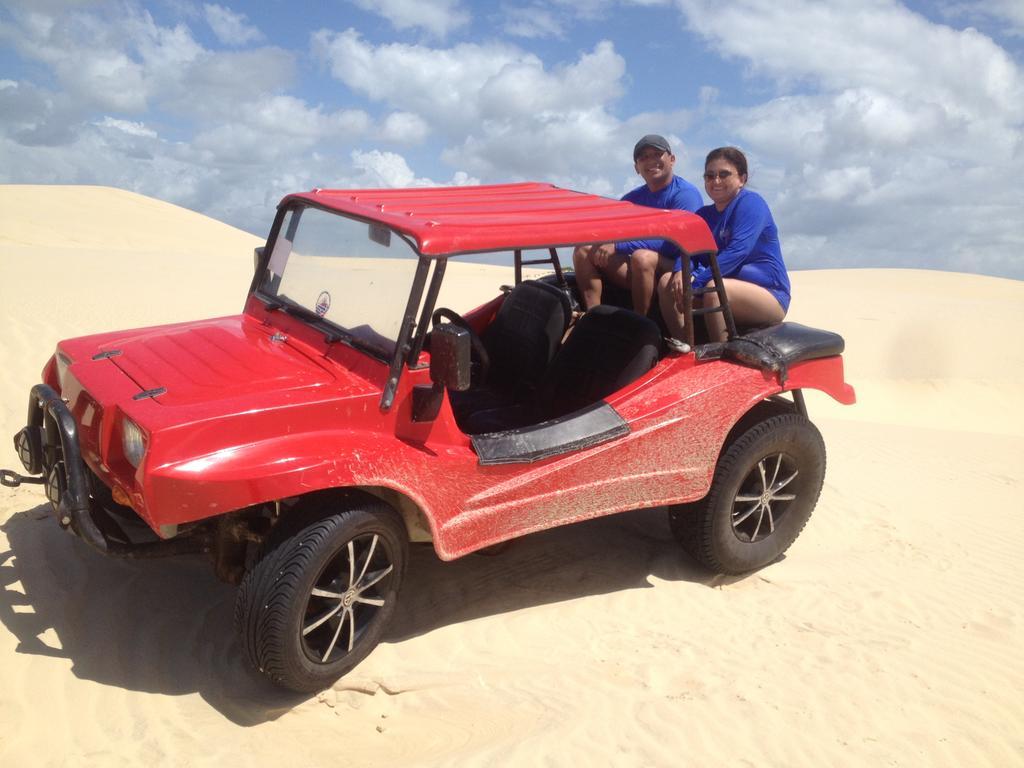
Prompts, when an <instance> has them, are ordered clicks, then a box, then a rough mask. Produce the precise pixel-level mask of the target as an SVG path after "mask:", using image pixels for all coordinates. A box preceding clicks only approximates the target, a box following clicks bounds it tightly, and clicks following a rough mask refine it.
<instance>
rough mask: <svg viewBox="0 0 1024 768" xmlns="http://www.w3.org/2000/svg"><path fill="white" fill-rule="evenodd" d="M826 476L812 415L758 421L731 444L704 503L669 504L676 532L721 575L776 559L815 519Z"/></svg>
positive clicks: (699, 558) (688, 548)
mask: <svg viewBox="0 0 1024 768" xmlns="http://www.w3.org/2000/svg"><path fill="white" fill-rule="evenodd" d="M824 479H825V443H824V441H823V440H822V438H821V433H820V432H819V431H818V429H817V427H815V426H814V425H813V424H812V423H811V422H810V421H809V420H808V419H807V418H806V417H804V416H802V415H800V414H796V413H787V414H781V415H776V416H771V417H769V418H766V419H764V420H763V421H760V422H757V423H755V424H754V425H753V426H751V427H750V428H749V429H747V430H746V431H745V432H743V433H742V434H740V435H739V436H738V437H737V438H736V439H735V440H734V441H733V442H732V444H730V445H729V446H727V447H726V449H725V451H724V452H723V453H722V455H721V457H720V458H719V460H718V466H717V468H716V469H715V476H714V479H713V481H712V483H711V490H710V491H709V492H708V495H707V496H706V497H705V498H704V499H703V500H701V501H698V502H693V503H691V504H677V505H675V506H672V507H670V508H669V525H670V527H671V529H672V533H673V535H674V536H675V538H676V539H677V540H678V541H679V543H680V544H682V546H683V549H685V550H686V551H687V553H689V554H690V555H691V556H692V557H693V558H694V559H696V560H697V561H698V562H700V563H701V564H702V565H704V566H705V567H707V568H709V569H711V570H712V571H715V572H717V573H734V574H735V573H746V572H748V571H753V570H756V569H757V568H761V567H763V566H765V565H767V564H768V563H771V562H774V561H775V560H777V559H778V558H779V557H781V556H782V554H783V553H784V552H785V551H786V550H787V549H788V548H789V547H790V545H791V544H792V543H793V542H794V541H795V540H796V538H797V536H799V535H800V532H801V531H802V530H803V528H804V526H805V525H806V524H807V520H808V519H809V518H810V516H811V512H812V511H813V510H814V507H815V505H816V504H817V502H818V496H819V494H820V493H821V488H822V485H823V483H824Z"/></svg>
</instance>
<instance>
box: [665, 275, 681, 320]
mask: <svg viewBox="0 0 1024 768" xmlns="http://www.w3.org/2000/svg"><path fill="white" fill-rule="evenodd" d="M668 287H669V290H670V291H672V298H673V299H674V300H675V304H676V311H677V312H682V311H683V271H682V270H679V271H678V272H673V273H672V279H671V280H669V282H668Z"/></svg>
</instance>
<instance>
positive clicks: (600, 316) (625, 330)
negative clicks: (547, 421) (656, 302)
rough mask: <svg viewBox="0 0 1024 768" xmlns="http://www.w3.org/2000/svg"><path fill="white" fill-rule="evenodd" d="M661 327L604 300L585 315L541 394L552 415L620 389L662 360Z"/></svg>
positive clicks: (552, 367) (555, 361) (550, 370)
mask: <svg viewBox="0 0 1024 768" xmlns="http://www.w3.org/2000/svg"><path fill="white" fill-rule="evenodd" d="M661 345H662V341H661V331H660V330H659V329H658V326H657V324H656V323H655V322H654V321H653V320H651V319H649V318H646V317H643V316H642V315H638V314H637V313H636V312H633V311H631V310H628V309H623V308H621V307H612V306H608V305H606V304H599V305H598V306H596V307H594V308H593V309H591V310H589V311H588V312H587V313H586V314H585V315H583V317H581V318H580V319H579V320H578V321H577V322H576V325H575V327H574V328H573V330H572V333H571V334H569V338H568V339H566V340H565V344H563V345H562V347H561V349H559V350H558V354H556V355H555V358H554V359H553V360H552V361H551V365H550V367H549V368H548V372H547V375H546V376H545V378H544V383H543V385H542V387H541V394H540V400H541V403H542V407H543V409H544V411H545V416H546V418H556V417H558V416H564V415H565V414H567V413H572V412H573V411H575V410H578V409H580V408H582V407H584V406H586V405H590V404H591V403H595V402H597V401H598V400H601V399H602V398H604V397H607V396H608V395H610V394H612V393H613V392H617V391H618V390H620V389H622V388H623V387H624V386H626V385H627V384H629V383H630V382H631V381H635V380H636V379H638V378H640V377H641V376H643V375H644V374H645V373H647V371H649V370H651V368H653V367H654V365H655V363H657V362H658V357H659V355H660V352H661Z"/></svg>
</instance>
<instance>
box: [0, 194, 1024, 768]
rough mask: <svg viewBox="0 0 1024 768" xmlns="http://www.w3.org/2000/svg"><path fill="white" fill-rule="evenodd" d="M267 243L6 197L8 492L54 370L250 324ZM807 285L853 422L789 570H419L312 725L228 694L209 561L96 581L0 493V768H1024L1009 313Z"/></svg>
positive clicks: (951, 295)
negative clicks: (37, 393) (24, 429)
mask: <svg viewBox="0 0 1024 768" xmlns="http://www.w3.org/2000/svg"><path fill="white" fill-rule="evenodd" d="M269 223H270V222H269V221H268V227H269ZM259 244H260V242H259V239H258V238H255V237H252V236H251V235H248V234H245V233H242V232H239V231H237V230H233V229H231V228H230V227H227V226H225V225H223V224H219V223H217V222H214V221H211V220H209V219H205V218H203V217H202V216H199V215H198V214H195V213H192V212H190V211H185V210H183V209H180V208H176V207H174V206H172V205H169V204H167V203H162V202H158V201H155V200H151V199H148V198H144V197H141V196H138V195H134V194H131V193H128V192H123V191H118V190H112V189H105V188H95V187H93V188H89V187H29V186H6V187H0V313H2V315H0V317H2V324H3V329H4V339H3V343H2V346H0V363H2V364H0V398H2V399H0V402H2V403H3V407H2V408H0V466H2V467H11V468H13V467H16V466H17V459H16V458H15V456H14V454H13V450H12V449H11V447H10V442H9V441H10V437H9V436H10V435H11V434H13V432H15V431H16V430H17V429H18V428H19V427H20V426H21V425H22V423H23V420H24V414H25V410H26V404H27V396H28V390H29V387H30V386H31V385H32V384H34V383H36V382H37V381H38V377H39V372H40V370H41V368H42V365H43V363H44V362H45V361H46V358H47V357H48V356H49V355H50V353H51V351H52V349H53V347H54V344H55V343H56V342H57V340H59V339H61V338H65V337H68V336H74V335H79V334H82V333H87V332H93V331H99V330H105V329H113V328H124V327H131V326H142V325H149V324H154V323H159V322H168V321H172V320H187V319H195V318H200V317H208V316H216V315H222V314H231V313H235V312H237V311H239V309H240V307H241V305H242V301H243V299H244V296H245V292H246V289H247V286H248V281H249V275H250V273H251V270H252V248H253V247H254V246H255V245H259ZM480 270H481V273H480V274H481V280H482V282H483V283H485V284H489V283H490V282H491V281H492V279H493V278H492V275H493V274H494V273H493V272H489V271H488V270H487V268H485V267H481V268H480ZM510 280H511V271H510V270H509V272H508V273H507V274H502V275H501V276H500V277H499V278H498V281H499V282H502V281H503V282H509V281H510ZM793 284H794V294H795V299H794V302H793V307H792V310H791V314H790V319H792V320H796V321H799V322H803V323H807V324H810V325H815V326H820V327H825V328H829V329H832V330H836V331H838V332H840V333H842V334H843V336H844V337H845V338H846V342H847V354H846V365H847V378H848V380H849V381H850V382H851V383H853V384H854V386H855V387H856V388H857V392H858V396H859V401H860V402H859V403H858V404H857V405H856V406H853V407H843V406H839V405H837V404H834V403H832V402H831V401H830V400H829V399H828V398H827V397H825V396H823V395H820V394H817V393H812V394H809V395H808V405H809V408H810V410H811V415H812V418H813V419H814V420H815V422H816V423H817V424H818V426H819V427H820V428H821V430H822V432H823V434H824V436H825V440H826V443H827V445H828V450H829V467H828V473H827V476H826V481H825V488H824V491H823V493H822V496H821V500H820V502H819V504H818V507H817V510H816V511H815V514H814V516H813V517H812V519H811V522H810V524H809V525H808V527H807V529H806V530H805V532H804V533H803V535H802V536H801V537H800V539H799V540H798V541H797V542H796V544H795V545H794V546H793V547H792V549H791V550H790V552H789V553H788V555H787V557H786V558H785V559H783V560H782V561H780V562H778V563H775V564H773V565H771V566H769V567H767V568H764V569H763V570H761V571H759V572H757V573H754V574H751V575H748V576H745V577H743V578H720V577H712V576H709V575H708V574H707V573H705V572H703V571H702V570H700V569H699V568H698V567H697V566H696V565H695V564H694V563H693V562H692V561H691V560H689V559H688V558H687V557H686V556H685V555H684V554H682V553H681V552H680V551H679V549H678V548H677V547H676V545H675V544H674V543H673V541H672V540H671V537H670V534H669V531H668V527H667V524H666V521H665V514H664V510H645V511H638V512H633V513H627V514H623V515H618V516H614V517H609V518H604V519H600V520H595V521H591V522H588V523H584V524H580V525H576V526H572V527H568V528H561V529H557V530H553V531H549V532H545V533H541V534H537V535H533V536H530V537H527V538H525V539H522V540H520V541H517V542H516V543H515V544H513V546H511V547H510V548H509V549H508V550H506V551H505V552H504V553H502V554H500V555H498V556H493V557H482V556H475V555H474V556H469V557H467V558H464V559H462V560H458V561H455V562H452V563H442V562H440V561H439V560H437V558H436V557H434V556H433V555H432V553H431V551H430V550H429V548H421V549H418V550H416V551H415V553H414V555H413V559H412V562H411V563H410V571H409V574H410V576H409V577H408V579H407V587H406V589H405V590H404V592H403V595H402V598H401V605H400V607H399V610H398V614H397V617H396V624H395V626H394V628H393V631H391V632H390V634H389V636H388V639H387V641H386V642H384V643H382V644H381V645H380V646H379V647H378V648H377V649H376V651H374V653H373V654H372V655H371V656H370V657H369V658H368V659H367V660H366V661H365V662H363V664H362V665H360V666H359V667H358V668H357V669H356V670H355V671H354V672H353V673H352V674H351V675H349V676H348V677H346V678H344V679H342V680H341V681H339V682H338V683H337V684H336V685H335V686H334V688H333V689H331V690H328V691H325V692H323V693H321V694H318V695H315V696H295V695H288V694H282V693H279V692H277V691H276V690H275V689H273V688H272V687H270V686H269V685H268V684H266V683H265V682H263V681H262V680H260V679H258V678H257V677H255V676H254V675H253V674H251V673H250V672H249V671H248V670H247V669H246V668H245V666H244V664H243V660H242V658H241V654H240V649H239V645H238V642H237V640H236V639H235V636H234V634H233V631H232V626H231V616H232V606H233V599H234V592H235V590H234V588H232V587H230V586H227V585H223V584H220V583H218V582H217V581H216V580H215V579H214V576H213V572H212V569H211V568H210V567H209V566H208V565H207V564H206V563H205V562H203V561H201V560H199V559H198V558H196V559H193V558H179V559H168V560H157V561H150V562H120V561H116V560H112V559H106V558H104V557H102V556H101V555H99V554H97V553H95V552H93V551H92V550H90V549H88V547H86V546H84V545H83V544H82V543H81V542H79V541H77V540H75V539H74V538H72V537H71V536H68V535H66V534H64V533H62V532H61V531H60V530H59V528H58V527H57V525H56V524H55V523H54V521H53V519H52V518H51V517H50V516H49V513H48V505H47V504H46V502H45V499H43V497H42V495H41V493H40V492H39V491H38V490H37V489H35V488H24V487H23V488H20V489H18V490H17V491H9V490H7V489H0V586H2V591H0V620H2V624H3V626H2V627H0V679H2V680H3V685H2V686H0V723H2V724H3V728H0V764H2V765H4V766H29V765H32V766H47V765H53V766H64V765H101V766H107V765H132V766H134V765H138V764H146V765H149V766H158V765H170V766H181V765H189V766H206V765H227V764H236V763H244V764H246V765H250V766H264V765H266V766H271V765H273V766H280V765H287V766H290V765H308V766H319V765H337V764H340V763H344V764H347V765H354V766H364V765H365V766H370V765H372V766H397V765H451V766H465V765H537V764H545V765H553V766H562V765H573V766H576V765H626V766H629V765H638V766H639V765H645V766H647V765H659V766H660V765H666V766H667V765H672V766H678V765H726V764H729V765H750V766H755V765H756V766H816V767H817V766H824V765H828V766H865V765H897V766H934V765H942V766H945V765H949V766H964V765H970V766H985V765H991V766H1011V765H1024V698H1022V696H1021V691H1022V690H1024V664H1022V661H1021V648H1024V579H1022V577H1021V575H1020V568H1019V561H1020V557H1021V556H1020V552H1021V550H1022V548H1024V525H1022V519H1024V517H1022V515H1024V502H1022V501H1021V499H1022V490H1024V469H1022V467H1024V408H1021V406H1020V400H1021V397H1022V395H1024V387H1022V386H1021V380H1022V376H1024V344H1022V343H1021V337H1022V334H1024V283H1022V282H1018V281H1012V280H1002V279H997V278H990V277H980V276H972V275H965V274H953V273H940V272H928V271H912V270H822V271H807V272H795V273H794V274H793Z"/></svg>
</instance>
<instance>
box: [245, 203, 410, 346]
mask: <svg viewBox="0 0 1024 768" xmlns="http://www.w3.org/2000/svg"><path fill="white" fill-rule="evenodd" d="M417 262H418V255H417V254H416V252H415V251H414V250H413V249H412V248H411V247H410V245H409V244H408V243H407V242H406V241H405V240H403V239H402V238H401V237H399V236H398V235H396V234H394V233H393V232H392V231H391V230H390V229H388V228H386V227H384V226H382V225H380V224H374V223H367V222H365V221H358V220H355V219H349V218H346V217H345V216H341V215H339V214H336V213H328V212H327V211H322V210H320V209H319V208H313V207H308V206H302V207H295V208H291V209H289V210H288V211H287V212H286V213H285V216H284V219H283V221H282V223H281V228H280V230H279V232H278V236H277V240H276V241H275V242H274V246H273V250H272V251H271V253H270V261H269V264H268V267H267V272H266V274H265V275H264V277H263V280H262V282H261V284H260V293H261V294H263V295H264V296H265V297H269V298H271V299H278V300H279V301H280V302H281V303H282V305H283V307H284V309H286V310H288V311H295V312H297V313H298V314H301V315H304V316H307V317H308V318H310V319H312V320H314V321H321V322H323V321H326V322H325V328H326V329H331V328H334V329H337V330H338V331H339V332H340V336H341V338H343V339H346V340H348V341H350V342H352V343H354V344H356V345H357V346H361V347H365V348H367V349H368V350H369V351H373V352H376V353H378V354H379V355H381V356H382V357H385V358H388V357H390V356H391V355H392V354H394V351H395V342H396V339H397V338H398V332H399V328H400V326H401V324H402V317H403V312H404V311H405V305H406V302H407V301H408V299H409V291H410V289H411V288H412V283H413V278H414V276H415V273H416V265H417Z"/></svg>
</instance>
